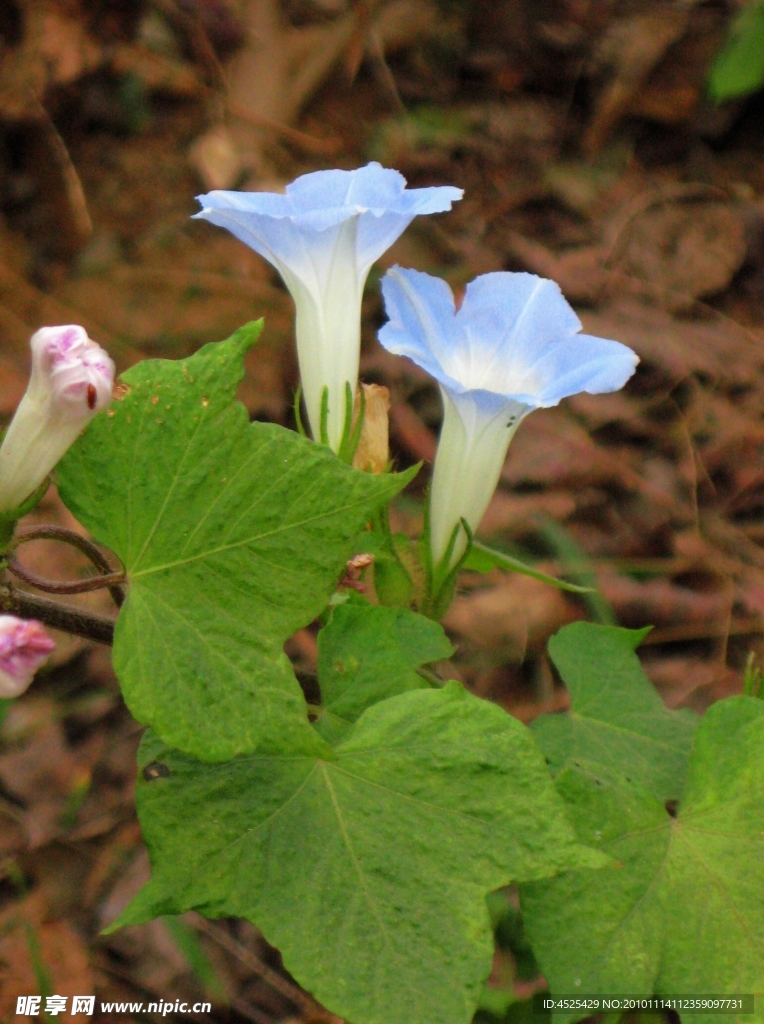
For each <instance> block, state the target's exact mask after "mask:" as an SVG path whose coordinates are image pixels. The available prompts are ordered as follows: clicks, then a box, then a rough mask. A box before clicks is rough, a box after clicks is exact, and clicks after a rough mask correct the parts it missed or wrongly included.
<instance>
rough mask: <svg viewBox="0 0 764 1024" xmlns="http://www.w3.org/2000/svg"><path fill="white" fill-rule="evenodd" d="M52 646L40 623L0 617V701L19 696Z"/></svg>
mask: <svg viewBox="0 0 764 1024" xmlns="http://www.w3.org/2000/svg"><path fill="white" fill-rule="evenodd" d="M55 646H56V645H55V643H54V642H53V640H51V638H50V637H49V636H48V634H47V633H46V632H45V628H44V627H43V625H42V623H40V622H37V621H35V620H34V619H29V620H24V619H17V618H16V616H15V615H0V698H8V697H18V696H19V695H20V694H22V693H23V692H24V691H25V690H26V688H27V687H28V686H29V684H30V683H31V682H32V679H33V678H34V674H35V672H36V671H37V669H38V668H39V667H40V665H42V663H43V662H44V661H45V659H46V658H47V657H48V655H49V654H50V653H51V651H53V650H54V649H55Z"/></svg>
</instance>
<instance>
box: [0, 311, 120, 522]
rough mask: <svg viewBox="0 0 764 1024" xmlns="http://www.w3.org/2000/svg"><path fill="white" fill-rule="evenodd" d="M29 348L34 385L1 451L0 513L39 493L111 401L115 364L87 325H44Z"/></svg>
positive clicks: (8, 510) (28, 389)
mask: <svg viewBox="0 0 764 1024" xmlns="http://www.w3.org/2000/svg"><path fill="white" fill-rule="evenodd" d="M30 345H31V348H32V374H31V377H30V380H29V386H28V388H27V390H26V394H25V395H24V397H23V398H22V400H21V403H20V404H19V407H18V409H17V410H16V415H15V416H14V417H13V420H12V421H11V425H10V426H9V427H8V432H7V433H6V435H5V438H4V440H3V443H2V446H1V447H0V513H3V512H12V511H13V510H14V509H17V508H18V507H19V506H20V505H21V504H22V503H23V502H24V501H25V500H26V499H27V498H28V497H29V496H30V495H32V494H34V492H35V491H36V490H37V489H38V488H39V487H40V486H41V484H42V483H43V481H44V480H45V478H46V477H47V475H48V474H49V473H50V472H51V470H52V469H53V468H54V467H55V465H56V463H57V462H58V461H59V460H60V459H61V457H62V456H63V455H64V453H65V452H66V451H67V449H68V448H69V447H70V446H71V445H72V444H73V443H74V441H75V440H76V439H77V437H78V435H79V434H80V433H81V432H82V430H83V429H84V428H85V427H86V426H87V424H88V423H89V422H90V420H91V419H92V417H93V416H94V415H95V414H96V413H97V412H99V411H100V410H101V409H104V408H106V406H107V405H108V404H109V400H110V398H111V387H112V383H113V380H114V363H113V362H112V361H111V359H110V358H109V356H108V355H107V354H106V352H104V350H103V349H102V348H101V347H100V345H97V344H96V343H95V342H94V341H91V340H90V338H88V336H87V333H86V331H85V329H84V328H83V327H78V326H76V325H71V324H70V325H68V326H66V327H42V328H41V329H40V330H39V331H37V333H36V334H34V335H33V336H32V340H31V342H30Z"/></svg>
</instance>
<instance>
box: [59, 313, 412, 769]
mask: <svg viewBox="0 0 764 1024" xmlns="http://www.w3.org/2000/svg"><path fill="white" fill-rule="evenodd" d="M260 326H261V325H260V324H259V323H258V324H250V325H248V326H247V327H244V328H242V329H241V330H240V331H237V332H236V334H234V335H233V337H231V338H230V339H229V340H228V341H226V342H222V343H220V344H216V345H215V344H213V345H206V346H205V347H204V348H203V349H201V350H200V351H199V352H197V353H196V354H195V355H193V356H191V357H190V358H189V359H184V360H178V361H168V360H146V361H145V362H142V363H139V364H138V365H137V366H135V367H133V368H132V369H131V370H130V371H129V372H128V373H126V374H125V376H124V381H125V383H126V384H127V385H128V387H129V392H128V394H127V395H126V396H125V397H124V398H123V399H122V401H119V402H114V403H113V405H112V407H111V409H110V410H109V414H108V415H103V416H97V417H96V418H95V420H93V422H92V423H91V425H90V427H89V428H88V430H87V431H86V433H85V434H84V436H83V437H82V439H81V440H80V441H79V442H78V444H77V445H75V447H74V448H73V449H72V450H71V452H70V453H69V455H68V456H67V457H66V459H65V460H64V461H63V463H62V465H61V467H60V469H59V486H60V488H61V493H62V495H63V498H64V501H65V502H66V503H67V505H68V506H69V508H70V509H71V510H72V512H74V514H75V515H76V516H77V518H78V519H79V520H80V521H81V522H82V523H84V524H85V526H87V528H88V529H89V530H91V531H92V533H93V534H94V535H95V536H96V537H97V538H98V540H100V541H101V542H103V543H104V544H107V545H108V546H109V547H110V548H111V549H112V550H113V551H115V552H116V553H117V555H119V557H120V558H121V559H122V561H123V563H124V565H125V569H126V571H127V576H128V581H129V591H128V597H127V600H126V602H125V605H124V607H123V608H122V611H121V614H120V616H119V620H118V622H117V628H116V635H115V640H114V667H115V670H116V672H117V675H118V677H119V679H120V682H121V684H122V687H123V691H124V694H125V700H126V701H127V704H128V706H129V707H130V710H131V711H132V712H133V714H134V715H135V717H136V718H137V719H138V720H139V721H141V722H147V723H149V724H150V725H151V726H152V727H153V728H154V729H155V730H156V731H157V732H158V733H159V735H160V736H162V738H163V739H164V740H165V741H166V742H167V743H169V744H171V745H172V746H176V747H179V748H180V749H182V750H185V751H187V752H189V753H191V754H193V755H194V756H196V757H200V758H202V759H206V760H224V759H225V758H228V757H232V756H234V755H235V754H238V753H243V752H247V751H252V750H255V749H257V747H258V746H259V745H260V744H261V743H263V742H265V741H266V739H267V738H268V737H272V736H274V735H279V736H281V738H282V742H283V743H284V744H285V746H284V749H288V747H289V744H291V743H295V742H301V741H300V739H299V737H300V735H301V734H302V733H304V732H306V731H307V730H309V729H310V726H309V725H308V722H307V716H306V713H305V710H306V709H305V701H304V698H303V695H302V691H301V690H300V687H299V685H298V683H297V680H296V678H295V676H294V673H293V671H292V668H291V665H290V664H289V661H288V659H287V658H286V656H285V655H284V653H283V650H282V648H283V644H284V642H285V640H287V638H288V637H290V636H291V635H292V634H293V633H294V632H295V631H296V630H297V629H300V628H301V627H303V626H305V625H307V624H308V623H309V622H311V620H312V619H313V618H315V616H316V615H318V614H319V613H320V612H321V611H322V610H323V608H324V607H325V606H326V603H327V600H328V598H329V596H330V595H331V594H332V592H333V590H334V587H335V585H336V582H337V580H338V578H339V576H340V575H341V574H342V570H343V566H344V561H345V559H346V558H347V557H348V556H349V554H350V551H351V549H352V541H353V539H354V537H355V536H357V534H358V532H359V530H360V529H361V527H362V526H363V524H364V522H365V521H366V520H367V519H368V518H369V517H370V516H372V515H373V514H374V513H375V512H376V510H377V509H378V508H379V507H380V506H381V505H383V504H384V503H386V502H387V500H388V499H389V498H390V497H392V495H394V494H395V493H396V492H397V491H398V490H400V488H401V486H402V485H403V484H404V483H405V482H406V479H407V478H406V476H405V475H399V476H389V475H385V476H372V475H371V474H367V473H360V472H358V471H357V470H353V469H350V468H349V467H348V466H345V465H344V464H342V463H341V462H340V461H339V460H338V459H337V458H336V457H335V456H334V455H333V454H332V453H331V452H330V451H328V450H327V449H326V448H324V447H323V446H321V445H317V444H314V443H312V442H311V441H307V440H306V439H304V438H301V437H299V436H298V435H297V434H294V433H292V432H291V431H287V430H285V429H283V428H282V427H279V426H276V425H274V424H269V423H249V422H248V419H247V412H246V409H245V408H244V406H243V405H241V404H240V403H239V402H236V401H235V400H234V396H235V391H236V386H237V384H238V382H239V380H240V379H241V376H242V373H243V369H242V359H243V357H244V354H245V352H246V351H247V349H248V348H249V347H250V346H251V345H252V344H253V343H254V341H255V340H256V339H257V336H258V334H259V332H260Z"/></svg>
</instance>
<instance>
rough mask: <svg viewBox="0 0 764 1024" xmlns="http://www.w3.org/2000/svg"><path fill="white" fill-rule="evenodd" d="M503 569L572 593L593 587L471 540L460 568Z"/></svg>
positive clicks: (584, 591) (582, 592)
mask: <svg viewBox="0 0 764 1024" xmlns="http://www.w3.org/2000/svg"><path fill="white" fill-rule="evenodd" d="M497 568H498V569H505V570H506V571H507V572H518V573H520V574H521V575H523V576H532V577H533V579H534V580H541V582H542V583H548V584H549V585H550V586H552V587H557V588H558V589H559V590H569V591H570V592H571V593H572V594H590V593H591V592H592V590H593V589H594V588H592V587H580V586H579V585H578V584H577V583H568V582H566V580H561V579H558V578H557V577H556V576H549V575H548V574H547V573H545V572H539V570H538V569H534V568H533V567H532V566H530V565H527V564H526V563H525V562H521V561H520V559H519V558H513V557H512V555H507V554H505V553H504V552H503V551H497V550H496V549H495V548H491V547H489V546H488V545H487V544H483V543H482V542H481V541H479V540H474V539H473V541H472V545H471V547H470V553H469V554H468V555H467V558H466V559H465V561H464V564H463V565H462V569H469V570H471V571H472V572H491V570H492V569H497Z"/></svg>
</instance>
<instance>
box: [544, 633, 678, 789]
mask: <svg viewBox="0 0 764 1024" xmlns="http://www.w3.org/2000/svg"><path fill="white" fill-rule="evenodd" d="M648 632H649V630H646V629H643V630H631V629H621V628H619V627H617V626H600V625H595V624H594V623H590V622H575V623H573V624H572V625H570V626H564V627H563V628H562V629H561V630H560V631H559V633H557V634H556V635H555V636H553V637H552V639H551V640H550V641H549V653H550V655H551V657H552V661H553V662H554V663H555V665H556V666H557V668H558V669H559V672H560V675H561V676H562V679H563V682H564V683H565V685H566V687H567V688H568V690H569V692H570V702H571V710H570V712H567V713H564V714H558V715H542V716H541V717H540V718H538V719H536V721H535V722H534V723H533V730H534V733H535V735H536V739H537V740H538V742H539V746H540V747H541V749H542V750H543V752H544V754H545V755H546V757H547V761H548V762H549V765H550V767H551V769H552V772H553V774H556V773H557V772H559V771H561V770H562V769H563V768H564V767H566V766H568V765H570V764H571V763H573V762H576V761H584V760H585V761H587V762H589V763H590V764H591V765H594V766H596V767H598V768H604V769H606V770H611V771H616V772H622V773H623V774H624V775H626V776H628V777H629V778H630V779H632V780H634V781H635V782H638V783H639V784H640V785H642V786H644V787H645V788H646V789H648V790H649V791H650V792H652V793H654V795H655V796H656V797H657V798H659V799H661V800H666V799H669V798H672V797H677V796H678V794H679V793H680V791H681V788H682V785H683V783H684V778H685V775H686V772H687V762H688V758H689V754H690V747H691V745H692V736H693V732H694V731H695V728H696V727H697V723H698V717H697V715H695V714H694V713H693V712H691V711H688V710H682V711H669V710H668V708H667V707H666V706H665V705H664V703H663V701H662V700H661V698H660V697H659V695H658V693H657V692H656V690H655V688H654V687H653V685H652V683H651V682H650V680H649V679H648V678H647V676H646V675H645V673H644V672H643V671H642V666H641V665H640V663H639V659H638V658H637V656H636V654H635V653H634V650H635V648H636V647H637V646H638V645H639V643H640V642H641V641H642V639H643V638H644V637H645V635H646V634H647V633H648Z"/></svg>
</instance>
